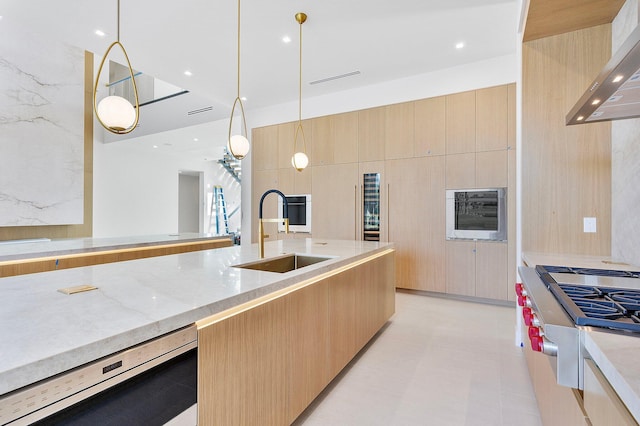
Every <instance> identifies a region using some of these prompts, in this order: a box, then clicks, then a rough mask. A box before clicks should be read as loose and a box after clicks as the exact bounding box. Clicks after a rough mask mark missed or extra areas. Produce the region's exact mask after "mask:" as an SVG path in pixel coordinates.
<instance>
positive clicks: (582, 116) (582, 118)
mask: <svg viewBox="0 0 640 426" xmlns="http://www.w3.org/2000/svg"><path fill="white" fill-rule="evenodd" d="M576 120H578V121H582V120H584V115H581V116H580V117H578V118H576Z"/></svg>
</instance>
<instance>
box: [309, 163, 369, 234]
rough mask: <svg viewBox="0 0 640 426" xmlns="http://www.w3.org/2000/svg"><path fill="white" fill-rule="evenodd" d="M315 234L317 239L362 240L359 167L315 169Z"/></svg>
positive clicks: (354, 165)
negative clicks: (358, 228)
mask: <svg viewBox="0 0 640 426" xmlns="http://www.w3.org/2000/svg"><path fill="white" fill-rule="evenodd" d="M311 187H312V190H313V197H312V199H311V208H312V212H311V232H312V234H313V236H314V237H315V238H333V239H341V240H354V239H358V238H357V235H356V220H357V219H356V214H357V203H358V164H357V163H351V164H334V165H329V166H316V167H313V169H312V177H311Z"/></svg>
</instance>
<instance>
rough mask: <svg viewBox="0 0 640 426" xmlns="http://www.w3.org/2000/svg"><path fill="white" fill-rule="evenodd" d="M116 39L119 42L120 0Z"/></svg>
mask: <svg viewBox="0 0 640 426" xmlns="http://www.w3.org/2000/svg"><path fill="white" fill-rule="evenodd" d="M117 31H118V32H117V36H116V41H118V42H120V0H118V30H117Z"/></svg>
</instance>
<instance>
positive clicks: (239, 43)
mask: <svg viewBox="0 0 640 426" xmlns="http://www.w3.org/2000/svg"><path fill="white" fill-rule="evenodd" d="M238 98H240V0H238Z"/></svg>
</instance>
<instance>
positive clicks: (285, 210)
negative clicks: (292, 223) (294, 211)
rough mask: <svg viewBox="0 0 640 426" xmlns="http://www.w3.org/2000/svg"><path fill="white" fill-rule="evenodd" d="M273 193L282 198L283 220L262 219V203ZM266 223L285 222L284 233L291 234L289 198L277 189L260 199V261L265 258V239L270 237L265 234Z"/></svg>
mask: <svg viewBox="0 0 640 426" xmlns="http://www.w3.org/2000/svg"><path fill="white" fill-rule="evenodd" d="M272 192H275V193H276V194H278V195H279V196H280V197H281V198H282V205H283V209H282V216H283V217H282V218H281V219H263V218H262V202H263V201H264V199H265V197H266V196H267V195H269V194H271V193H272ZM264 222H283V223H284V232H286V233H287V234H288V233H289V204H288V203H287V197H285V196H284V194H283V193H282V192H280V191H278V190H277V189H269V190H267V191H266V192H265V193H264V194H262V197H260V207H259V209H258V251H259V252H260V259H262V258H264V238H265V237H268V235H265V234H264V225H263V224H264Z"/></svg>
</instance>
